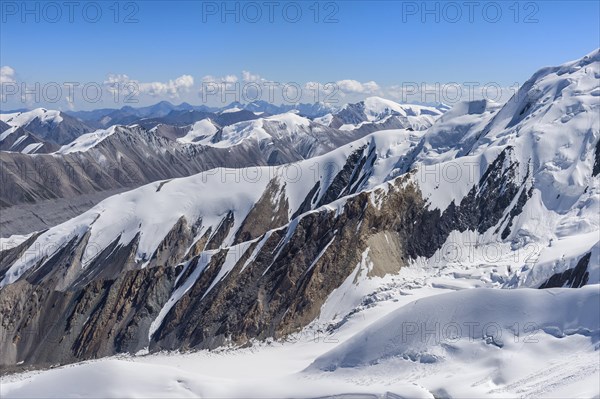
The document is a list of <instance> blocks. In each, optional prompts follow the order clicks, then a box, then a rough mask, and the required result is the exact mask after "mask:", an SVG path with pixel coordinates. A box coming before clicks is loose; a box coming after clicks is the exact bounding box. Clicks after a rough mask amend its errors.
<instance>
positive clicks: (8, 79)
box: [0, 65, 16, 84]
mask: <svg viewBox="0 0 600 399" xmlns="http://www.w3.org/2000/svg"><path fill="white" fill-rule="evenodd" d="M15 82H16V78H15V70H14V69H13V68H11V67H9V66H8V65H5V66H3V67H2V68H0V84H5V83H15Z"/></svg>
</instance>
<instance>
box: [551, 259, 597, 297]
mask: <svg viewBox="0 0 600 399" xmlns="http://www.w3.org/2000/svg"><path fill="white" fill-rule="evenodd" d="M591 257H592V253H591V252H588V253H587V254H585V255H584V256H583V257H582V258H581V259H579V261H578V262H577V265H575V267H574V268H572V269H567V270H565V271H564V272H562V273H556V274H555V275H553V276H552V277H550V278H549V279H548V280H547V281H546V282H544V283H543V284H542V285H540V289H543V288H562V287H570V288H579V287H583V286H584V285H586V284H587V282H588V278H589V275H590V274H589V273H588V271H587V268H588V264H589V263H590V258H591Z"/></svg>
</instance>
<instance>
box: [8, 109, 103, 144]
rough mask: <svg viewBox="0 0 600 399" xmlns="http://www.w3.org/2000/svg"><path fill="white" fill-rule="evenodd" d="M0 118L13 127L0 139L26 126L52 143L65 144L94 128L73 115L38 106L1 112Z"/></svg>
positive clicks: (16, 132)
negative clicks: (23, 110) (30, 108)
mask: <svg viewBox="0 0 600 399" xmlns="http://www.w3.org/2000/svg"><path fill="white" fill-rule="evenodd" d="M0 120H2V122H4V123H6V124H8V125H9V126H10V127H11V129H8V130H5V131H4V132H2V136H1V137H0V141H4V140H5V139H6V138H7V137H8V136H9V135H10V136H12V135H14V134H18V129H19V128H24V129H26V130H27V131H28V132H30V133H32V134H33V135H35V136H36V137H38V138H39V139H41V140H43V141H45V142H49V143H52V144H65V143H68V142H70V141H72V140H74V139H75V138H77V137H79V136H80V135H82V134H84V133H88V132H90V131H92V130H93V129H92V128H90V127H89V126H87V125H85V124H84V123H83V122H81V121H79V120H78V119H76V118H73V117H72V116H69V115H67V114H65V113H63V112H60V111H53V110H47V109H45V108H37V109H34V110H32V111H26V112H18V113H12V114H0Z"/></svg>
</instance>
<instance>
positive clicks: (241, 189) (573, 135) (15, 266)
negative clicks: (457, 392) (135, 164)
mask: <svg viewBox="0 0 600 399" xmlns="http://www.w3.org/2000/svg"><path fill="white" fill-rule="evenodd" d="M599 68H600V51H595V52H594V53H592V54H590V55H589V56H587V57H584V58H583V59H581V60H578V61H575V62H572V63H567V64H565V65H562V66H560V67H555V68H545V69H542V70H541V71H539V72H538V73H536V74H534V75H533V77H532V78H531V79H530V80H529V81H528V82H527V83H526V84H524V86H523V87H522V88H521V90H520V91H519V93H517V94H516V95H515V98H513V99H511V100H510V101H509V102H507V103H506V104H503V105H497V104H491V103H486V102H472V103H468V104H460V105H458V106H457V107H456V108H455V109H452V110H450V111H448V114H447V115H446V116H445V117H443V118H440V119H439V121H438V122H436V123H435V124H434V125H433V126H432V127H431V128H430V129H428V130H426V131H411V130H408V129H407V130H396V131H380V132H377V133H374V134H372V135H369V136H366V137H364V138H361V139H359V140H357V141H354V142H352V143H350V144H347V145H345V146H343V147H341V148H339V149H337V150H334V151H331V152H329V153H327V154H324V155H322V156H319V157H316V158H312V159H308V160H304V161H300V162H297V163H292V164H287V165H281V166H278V167H276V168H272V167H260V168H244V169H212V170H209V171H206V172H204V173H201V174H199V175H195V176H190V177H187V178H182V179H174V180H167V181H162V182H155V183H151V184H149V185H146V186H143V187H140V188H139V189H136V190H133V191H130V192H127V193H123V194H120V195H118V196H113V197H111V198H109V199H107V200H105V201H103V202H102V203H100V204H98V205H97V206H96V207H94V208H93V209H91V210H90V211H88V212H86V213H84V214H82V215H80V216H78V217H76V218H73V219H71V220H69V221H67V222H65V223H63V224H62V225H59V226H56V227H54V228H52V229H49V230H48V231H45V232H43V233H39V234H34V235H33V236H31V237H30V238H29V239H28V240H27V241H25V242H23V243H22V244H20V245H17V246H14V247H13V248H11V249H9V250H7V251H3V253H2V254H3V256H2V258H1V259H0V275H2V276H3V277H2V280H1V282H0V285H1V286H2V289H1V291H0V309H1V312H2V313H0V314H1V318H2V321H3V323H2V326H3V329H2V330H0V333H1V334H0V338H1V339H0V344H1V345H2V346H1V347H0V349H1V350H2V351H3V353H6V356H5V358H6V360H4V361H5V362H6V364H7V365H14V364H15V363H17V362H19V361H24V362H25V363H26V364H37V365H43V364H51V363H55V362H60V363H66V362H72V361H75V360H80V359H88V358H95V357H100V356H106V355H111V354H114V353H122V352H137V351H139V350H142V349H143V348H146V347H148V348H149V350H150V351H160V350H165V349H166V350H187V349H201V348H216V347H219V346H222V345H228V344H232V345H239V346H243V345H248V344H250V343H252V342H255V340H265V339H269V338H276V339H284V338H285V337H287V336H289V335H290V334H294V333H298V332H299V331H302V329H304V328H309V327H311V326H315V325H314V324H313V323H316V322H317V321H318V322H319V323H321V325H326V326H327V328H328V329H329V330H330V331H336V330H337V329H340V328H343V326H344V325H345V324H346V323H356V322H357V321H356V320H357V319H355V318H353V315H355V314H356V313H357V312H360V311H361V310H362V309H368V308H369V306H370V305H369V304H371V303H373V302H375V303H376V302H378V301H381V299H380V298H381V297H385V295H386V294H389V295H391V296H392V298H394V295H393V294H392V293H388V292H387V290H388V288H386V287H385V286H383V287H382V286H379V287H377V286H376V283H377V282H378V281H380V280H378V279H383V278H385V277H386V276H388V275H390V274H396V273H400V274H402V273H406V274H407V275H409V276H410V274H411V273H412V274H414V277H413V278H412V279H408V280H407V281H405V285H403V286H402V287H401V288H400V289H399V290H400V293H398V294H397V295H404V294H403V293H402V292H404V290H408V291H412V290H414V291H419V290H427V289H461V288H464V287H472V286H473V285H475V286H488V287H494V288H496V289H500V288H524V287H533V288H539V287H543V288H551V287H562V286H568V287H573V288H578V287H582V286H585V285H597V284H598V283H600V261H599V260H598V255H599V253H600V252H599V251H600V242H599V241H600V240H599V239H598V232H599V231H600V226H599V225H600V223H599V221H598V219H597V215H598V213H599V212H600V200H599V190H600V178H599V177H598V174H597V173H595V172H594V171H595V165H596V162H597V161H596V159H597V148H598V141H599V139H600V126H599V123H600V121H598V118H597V117H596V116H597V115H598V113H599V112H600V104H599V101H598V99H599V97H598V88H597V80H598V78H599V77H600V71H599ZM385 109H386V108H385V107H384V110H385ZM385 112H387V111H385ZM285 118H300V117H299V116H297V115H294V116H289V115H286V116H285ZM267 120H271V119H269V118H265V119H264V120H263V122H262V123H263V125H262V126H263V128H262V130H257V129H258V128H252V129H250V130H249V131H246V130H244V129H241V130H240V131H237V130H232V131H230V132H228V133H227V134H225V135H221V136H218V134H217V133H215V135H213V136H211V137H212V138H210V142H211V144H213V145H217V144H218V143H223V142H224V143H225V147H226V149H231V148H236V146H230V144H231V143H232V142H235V143H237V142H238V140H239V142H242V143H245V142H257V141H258V142H260V140H265V139H266V140H271V139H285V138H286V137H287V135H290V134H291V135H292V136H293V135H294V134H300V133H301V134H302V136H301V137H304V136H305V135H306V131H305V130H304V128H302V129H300V128H299V131H300V133H299V131H290V130H289V129H288V130H285V133H286V134H287V135H286V136H283V135H279V132H278V131H273V132H271V133H269V132H268V130H267V128H266V127H264V126H265V125H264V123H266V121H267ZM275 120H276V122H277V123H276V126H282V124H285V123H286V122H285V120H284V121H282V120H281V117H279V119H277V118H275ZM251 123H258V122H251ZM294 126H304V127H306V126H311V125H310V121H308V120H307V122H305V123H304V124H302V123H296V124H295V125H294ZM564 132H567V133H568V134H564ZM110 137H112V136H110ZM105 141H106V139H105V140H104V141H102V143H104V142H105ZM174 204H177V206H174ZM492 254H493V255H492ZM423 276H424V277H423ZM465 280H469V281H471V282H470V283H466V282H465ZM473 280H474V281H475V282H476V283H475V282H473ZM374 287H376V291H375V293H373V292H372V290H373V289H374ZM394 288H395V287H394V286H392V287H391V289H394ZM584 290H585V292H588V293H590V295H592V294H593V292H592V291H593V290H592V289H590V288H585V289H584ZM513 291H515V292H518V291H519V290H507V291H506V292H503V293H502V294H501V295H502V296H510V297H511V298H513V296H512V295H513V294H511V292H513ZM594 292H595V291H594ZM125 293H126V294H125ZM379 294H381V295H379ZM474 295H475V294H474ZM479 295H481V296H483V297H487V295H486V294H485V291H480V292H478V293H477V294H476V295H475V296H479ZM514 295H515V296H514V298H517V296H518V295H522V294H520V293H519V294H514ZM593 295H596V294H593ZM596 296H597V295H596ZM456 297H460V296H455V298H456ZM30 298H36V299H35V301H33V300H29V299H30ZM587 298H588V299H589V298H591V297H587ZM517 299H518V298H517ZM459 302H460V301H459ZM492 302H493V301H492ZM517 302H519V301H517ZM482 303H487V302H485V301H483V300H482ZM506 303H507V304H510V303H513V301H511V300H506ZM432 306H433V305H432ZM49 309H53V310H52V312H50V311H49ZM48 314H52V315H53V316H54V317H53V318H52V319H51V320H50V319H49V318H48ZM544 315H545V316H544V317H546V316H548V312H544ZM465 317H466V316H465ZM540 317H541V316H540ZM548 317H550V318H551V317H552V316H551V315H550V316H548ZM394 320H395V319H394ZM544 320H545V319H544ZM544 320H542V319H540V320H539V321H540V322H543V321H544ZM586 320H587V321H590V319H586ZM584 321H585V320H584ZM591 321H592V322H595V321H596V320H591ZM394 323H395V321H394ZM556 325H557V324H551V326H554V327H555V326H556ZM575 327H577V325H575ZM579 327H582V328H584V329H585V328H587V329H589V328H591V327H594V326H592V325H590V324H589V323H587V322H586V323H581V325H579ZM565 328H570V326H566V327H565ZM594 328H596V327H594ZM25 331H27V334H24V332H25ZM594 331H595V330H594ZM374 333H375V332H374V330H369V331H368V332H366V333H365V334H366V335H365V336H370V335H369V334H374ZM580 335H582V336H584V337H589V335H585V332H584V333H582V334H580ZM592 335H593V334H592ZM17 336H18V337H19V338H18V339H16V338H15V337H17ZM359 337H361V336H359ZM357 339H360V338H357ZM44 340H47V341H48V342H52V345H50V344H44V345H41V346H40V345H37V343H39V342H40V341H44ZM15 341H16V343H15ZM586 342H587V341H586ZM349 345H350V344H349ZM588 346H589V345H588ZM586 348H587V346H586ZM346 349H347V348H346ZM351 349H352V348H350V350H348V351H344V352H335V353H333V354H332V357H327V358H326V360H327V361H326V362H325V363H324V364H325V366H326V367H327V365H331V364H333V365H335V364H336V362H337V360H336V359H338V358H340V357H341V358H342V359H344V356H348V355H347V353H350V352H352V350H351ZM384 349H385V348H384ZM409 349H410V348H409ZM586 350H587V349H586ZM378 351H380V349H378ZM390 353H391V354H393V353H392V352H390ZM586 353H587V352H586ZM359 360H360V361H362V360H361V359H359ZM369 360H371V359H366V360H364V361H365V362H367V363H368V361H369ZM359 363H360V362H359Z"/></svg>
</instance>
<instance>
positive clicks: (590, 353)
mask: <svg viewBox="0 0 600 399" xmlns="http://www.w3.org/2000/svg"><path fill="white" fill-rule="evenodd" d="M410 269H413V268H407V269H405V271H403V272H401V274H400V275H399V276H395V277H393V278H392V277H389V276H388V277H386V278H383V279H379V278H377V279H375V280H376V281H373V282H372V283H373V284H377V285H379V289H378V290H376V291H374V292H373V293H372V294H371V295H369V296H368V298H369V299H370V300H369V301H368V302H367V301H365V302H364V303H363V304H362V305H361V306H359V307H357V308H355V309H354V312H353V313H352V314H351V315H350V316H349V317H345V318H343V320H344V322H343V323H338V325H337V326H336V327H335V328H333V329H330V330H329V331H328V332H325V329H324V327H325V326H323V325H319V324H318V323H313V324H312V325H310V326H308V327H307V328H306V329H305V330H303V331H302V332H300V333H298V334H295V335H293V336H291V337H288V338H287V339H286V340H285V341H283V342H272V341H271V342H267V343H256V344H255V345H254V346H253V347H251V348H246V349H224V350H220V351H200V352H196V353H187V354H179V353H177V354H175V353H163V354H155V355H144V354H142V353H140V354H138V355H136V356H133V355H132V356H118V357H113V358H108V359H102V360H98V361H90V362H84V363H80V364H75V365H71V366H65V367H61V368H58V369H53V370H47V371H42V372H29V373H23V374H18V375H12V376H11V375H9V376H5V377H2V379H1V380H0V382H1V384H0V394H1V396H2V397H3V398H26V397H27V398H31V397H46V398H65V397H90V398H100V397H102V398H117V397H118V398H129V397H132V398H133V397H156V398H159V397H161V398H166V397H190V398H191V397H206V398H234V397H235V398H242V397H243V398H282V397H305V398H316V397H323V396H327V395H343V394H346V395H350V394H354V395H359V394H363V395H367V394H368V395H378V396H365V397H382V398H383V397H396V396H390V395H391V394H395V395H398V396H399V397H410V398H434V397H460V398H463V397H472V398H481V397H493V398H507V397H535V398H539V397H571V398H589V397H597V396H598V395H599V394H600V387H599V385H598V381H599V378H600V362H599V361H598V353H599V352H598V350H599V341H598V338H599V333H600V327H599V326H598V317H597V314H598V312H600V308H599V306H600V305H599V304H600V290H599V286H598V285H592V286H587V287H584V288H581V289H551V290H534V289H518V290H491V289H477V288H473V289H466V290H461V291H453V290H449V289H436V288H433V287H431V286H427V285H423V286H421V287H420V288H415V287H414V284H415V283H416V282H418V281H419V279H420V278H422V277H424V276H425V275H424V274H421V272H420V271H419V270H415V269H413V270H410ZM364 282H365V283H366V284H367V285H370V284H369V283H368V282H367V281H364ZM422 282H425V280H423V281H422ZM411 286H413V287H412V288H409V287H411ZM466 286H467V285H466ZM471 286H473V285H471ZM364 288H365V289H366V290H368V288H367V287H364ZM315 359H317V360H316V361H315ZM386 393H387V394H388V396H385V395H386ZM348 397H355V396H348ZM359 397H360V396H359Z"/></svg>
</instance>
